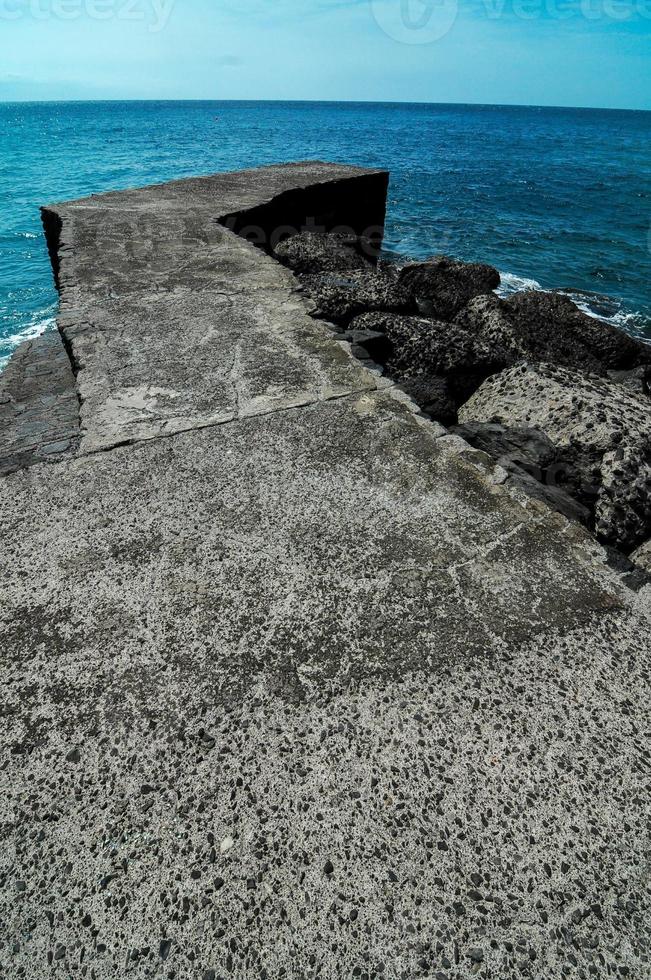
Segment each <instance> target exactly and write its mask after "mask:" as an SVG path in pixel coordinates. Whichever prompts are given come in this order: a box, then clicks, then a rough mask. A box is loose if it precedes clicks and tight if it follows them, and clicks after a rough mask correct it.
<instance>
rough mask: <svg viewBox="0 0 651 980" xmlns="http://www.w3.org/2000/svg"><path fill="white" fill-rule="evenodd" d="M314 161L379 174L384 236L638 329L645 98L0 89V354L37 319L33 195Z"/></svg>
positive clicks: (650, 148)
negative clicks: (115, 96) (589, 100)
mask: <svg viewBox="0 0 651 980" xmlns="http://www.w3.org/2000/svg"><path fill="white" fill-rule="evenodd" d="M309 158H312V159H315V158H318V159H327V160H336V161H343V162H350V163H358V164H362V165H367V166H378V167H386V168H388V169H389V170H390V171H391V175H392V179H391V187H390V200H389V213H388V224H387V234H386V241H385V244H386V247H387V249H389V250H391V251H393V252H397V253H400V254H403V255H409V256H413V257H422V256H425V255H428V254H432V253H435V252H446V253H448V254H450V255H454V256H457V257H459V258H462V259H467V260H484V261H487V262H491V263H493V264H494V265H496V266H497V267H498V268H499V269H500V271H501V272H502V273H503V279H504V289H505V290H507V291H508V290H510V289H515V288H524V287H525V286H529V287H532V286H535V285H539V286H541V287H543V288H561V289H563V290H565V291H568V292H569V293H571V294H572V296H573V297H574V298H575V299H576V300H577V301H578V302H580V303H581V305H583V306H584V307H585V308H586V309H587V310H589V311H591V312H593V313H595V314H596V315H599V316H601V317H603V318H606V319H609V320H611V321H612V322H615V323H618V324H619V325H621V326H622V327H623V328H625V329H627V330H629V331H630V332H632V333H636V334H639V335H642V336H646V337H649V338H651V295H650V291H649V281H650V278H651V276H650V273H651V232H650V221H651V113H650V112H620V111H611V110H589V109H550V108H525V107H503V106H463V105H421V104H418V105H408V104H381V103H301V102H291V103H289V102H286V103H283V102H123V103H118V102H97V103H92V102H91V103H22V104H20V103H5V104H0V213H1V214H2V220H1V222H0V257H1V262H0V366H1V365H2V362H3V360H6V358H7V356H8V355H9V354H10V352H11V350H13V348H14V347H15V346H16V345H17V343H19V342H20V340H21V339H24V338H25V337H28V336H30V335H33V334H35V333H37V332H39V331H40V330H41V329H43V326H44V325H45V324H51V323H52V322H53V317H54V313H55V310H56V294H55V291H54V287H53V284H52V277H51V272H50V265H49V260H48V257H47V253H46V249H45V244H44V241H43V236H42V233H41V226H40V216H39V211H38V208H39V205H41V204H44V203H48V202H51V201H56V200H65V199H70V198H75V197H79V196H81V195H85V194H90V193H93V192H98V191H102V190H108V189H121V188H125V187H129V186H137V185H142V184H147V183H154V182H158V181H163V180H168V179H172V178H175V177H183V176H189V175H194V174H200V173H212V172H215V171H219V170H233V169H238V168H241V167H248V166H255V165H258V164H264V163H273V162H281V161H286V160H296V159H309Z"/></svg>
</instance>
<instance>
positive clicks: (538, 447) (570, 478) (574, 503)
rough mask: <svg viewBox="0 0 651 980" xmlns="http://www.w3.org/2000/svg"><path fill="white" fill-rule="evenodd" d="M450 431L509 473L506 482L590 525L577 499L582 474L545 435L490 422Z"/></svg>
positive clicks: (584, 507)
mask: <svg viewBox="0 0 651 980" xmlns="http://www.w3.org/2000/svg"><path fill="white" fill-rule="evenodd" d="M451 431H452V432H454V433H455V434H456V435H460V436H461V437H462V438H463V439H465V440H466V442H469V443H470V445H471V446H474V447H475V448H476V449H480V450H481V451H482V452H485V453H487V455H489V456H491V457H492V458H493V459H494V460H495V461H496V462H497V463H499V465H500V466H501V467H502V468H503V469H505V470H506V472H507V473H508V474H509V479H508V481H507V482H509V483H511V484H513V485H514V486H517V487H519V488H520V489H521V490H523V491H524V492H525V493H527V494H528V495H529V496H530V497H534V498H536V499H537V500H542V501H543V502H544V503H546V504H547V506H548V507H551V508H552V510H556V511H559V513H561V514H564V515H565V517H567V518H569V519H570V520H574V521H579V522H580V523H582V524H589V523H590V520H591V512H590V509H589V508H588V507H586V506H585V505H584V504H582V503H581V502H580V499H579V498H580V496H581V474H580V473H579V472H578V471H577V470H576V468H575V467H574V466H573V465H572V463H571V461H568V460H566V459H565V458H564V455H563V453H562V452H561V451H560V450H559V449H558V448H557V447H556V446H554V444H553V443H552V442H551V440H550V439H548V438H547V436H546V435H545V433H544V432H541V431H540V430H538V429H531V428H526V427H514V428H508V427H507V426H504V425H499V424H497V423H491V422H470V423H466V424H465V425H457V426H453V427H452V429H451Z"/></svg>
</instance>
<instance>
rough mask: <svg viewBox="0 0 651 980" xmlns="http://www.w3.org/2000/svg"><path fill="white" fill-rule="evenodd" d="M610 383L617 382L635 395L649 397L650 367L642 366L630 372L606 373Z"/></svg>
mask: <svg viewBox="0 0 651 980" xmlns="http://www.w3.org/2000/svg"><path fill="white" fill-rule="evenodd" d="M607 375H608V377H609V378H610V380H611V381H618V382H619V383H620V384H621V385H624V387H626V388H629V389H630V390H631V391H632V392H633V393H634V394H636V395H645V396H646V397H647V398H649V397H651V365H648V364H643V365H641V366H640V367H636V368H633V369H632V370H631V371H608V372H607Z"/></svg>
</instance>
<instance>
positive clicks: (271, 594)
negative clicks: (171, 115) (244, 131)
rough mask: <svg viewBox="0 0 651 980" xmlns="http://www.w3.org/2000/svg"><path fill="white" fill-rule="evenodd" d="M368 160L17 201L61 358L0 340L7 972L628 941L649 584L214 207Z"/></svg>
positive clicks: (426, 959)
mask: <svg viewBox="0 0 651 980" xmlns="http://www.w3.org/2000/svg"><path fill="white" fill-rule="evenodd" d="M385 189H386V175H384V174H382V173H381V172H368V171H359V170H355V169H354V168H347V167H339V166H330V165H325V164H303V165H294V166H288V167H276V168H264V169H261V170H259V171H251V172H243V173H239V174H226V175H217V176H215V177H211V178H204V179H196V180H190V181H183V182H175V183H173V184H168V185H164V186H161V187H155V188H145V189H143V190H138V191H130V192H124V193H118V194H111V195H104V196H101V197H95V198H91V199H88V200H85V201H81V202H75V203H72V204H66V205H61V206H53V207H51V208H49V209H48V210H47V211H46V215H45V218H46V227H47V230H48V239H49V244H50V249H51V254H52V257H53V263H54V267H55V270H56V272H57V275H58V280H59V284H60V289H61V314H60V318H59V328H60V332H61V333H60V336H61V346H60V347H59V349H58V352H57V349H56V347H55V345H56V344H58V343H59V335H58V334H53V335H50V337H49V338H46V339H45V340H44V341H43V344H44V345H47V349H48V350H49V351H50V353H51V358H52V361H51V363H52V364H54V363H63V364H64V368H65V369H62V370H61V371H58V370H54V369H53V370H52V371H49V369H48V371H49V375H48V377H49V380H48V377H46V376H45V375H44V373H43V369H42V367H40V366H38V365H40V364H42V359H43V352H44V350H45V348H44V347H42V346H40V344H39V342H32V343H33V345H34V348H33V350H32V352H31V353H30V351H29V350H23V351H21V352H20V353H19V354H18V355H17V357H18V360H17V361H15V362H12V364H10V366H9V368H8V371H7V374H6V376H5V375H3V376H2V377H0V457H1V458H0V472H4V473H5V474H6V475H4V476H3V477H2V478H0V520H1V521H2V535H1V538H0V575H2V599H1V606H0V646H1V650H2V666H3V674H4V678H5V698H4V705H3V731H4V736H3V749H4V751H3V765H2V769H1V775H0V782H1V788H2V793H3V798H4V800H5V801H6V804H5V807H4V821H3V831H2V832H3V847H2V852H1V856H0V862H1V871H2V882H3V888H2V896H1V898H0V923H1V925H0V937H1V938H2V948H1V951H0V964H1V965H2V968H3V970H4V973H5V975H6V976H8V977H30V978H31V977H33V978H42V977H44V976H47V975H50V974H53V975H60V976H61V977H69V976H80V977H81V976H88V977H93V978H114V977H122V976H134V977H156V976H164V977H170V978H171V977H176V978H186V977H187V978H194V977H197V978H203V980H210V978H216V977H235V978H249V977H267V978H270V980H272V978H273V980H275V978H277V977H291V978H305V977H317V976H318V977H323V978H339V977H349V976H354V977H367V978H370V977H380V976H381V977H388V978H393V977H396V978H398V977H404V978H412V977H421V976H422V977H436V978H439V980H441V978H446V977H447V978H450V980H452V978H454V977H472V976H479V977H486V978H500V980H501V978H509V977H520V976H524V977H531V978H541V977H550V978H551V977H554V978H556V977H560V976H565V975H568V976H577V977H589V976H629V977H640V978H641V977H647V976H651V967H650V966H649V959H648V957H649V954H650V951H649V934H650V920H649V904H650V902H649V878H648V854H649V849H648V844H649V842H648V836H647V828H648V818H649V810H650V809H651V808H650V806H649V800H650V794H649V792H648V783H649V770H650V764H649V752H648V749H649V745H648V740H647V738H648V735H647V733H648V726H649V720H650V719H649V705H648V700H649V699H648V691H649V686H648V685H649V636H650V630H649V618H648V598H649V597H648V591H649V590H648V588H647V589H646V590H642V591H641V592H639V593H634V592H631V591H629V590H628V589H627V588H626V586H625V585H624V584H623V583H622V582H621V581H620V580H619V578H618V576H617V575H616V574H615V573H614V572H613V571H611V570H610V569H609V568H608V566H607V565H606V563H605V556H604V554H603V552H602V551H601V549H600V548H599V547H598V546H597V545H596V544H594V542H593V541H592V540H591V539H590V537H589V536H588V535H587V533H586V532H584V531H583V530H582V529H581V528H579V527H578V526H575V525H570V524H568V523H567V522H566V521H565V520H564V519H563V518H561V517H559V516H558V515H555V514H553V513H551V512H550V511H547V510H546V509H545V508H544V507H543V506H542V505H539V504H536V503H534V502H531V501H527V500H526V499H525V498H521V499H520V498H518V497H517V496H514V495H513V494H512V493H510V492H507V491H506V490H505V489H504V488H503V487H502V486H501V481H502V477H503V474H501V473H500V471H499V469H496V468H495V467H494V466H493V465H492V464H491V463H489V461H488V459H487V458H486V457H484V456H482V455H481V454H480V453H477V452H475V451H473V450H471V449H470V448H469V447H468V446H467V445H466V444H465V443H463V442H462V441H461V440H459V439H458V438H456V437H453V436H450V435H448V434H447V433H446V432H445V430H444V429H442V428H440V427H438V426H436V425H434V424H432V423H431V422H429V421H427V420H425V419H424V418H422V417H420V416H419V415H418V413H417V411H416V410H415V408H414V406H413V405H412V404H411V403H410V402H409V401H408V400H407V399H406V398H405V397H404V396H402V395H401V394H400V393H399V392H397V391H396V390H395V389H393V388H392V387H391V386H390V385H388V384H387V383H386V382H385V381H384V380H383V379H382V378H381V377H380V376H379V375H377V374H375V373H373V372H371V371H368V370H367V369H366V368H364V367H363V366H362V365H361V364H360V363H357V362H355V361H354V360H352V359H351V357H350V356H349V353H348V352H347V351H346V350H345V349H344V348H343V347H342V346H340V344H339V343H338V342H337V340H336V339H335V337H334V335H333V334H332V333H331V332H330V331H329V330H328V328H327V326H326V325H325V324H323V323H320V322H319V321H316V320H313V319H312V318H311V317H310V316H309V305H308V302H307V301H306V300H305V299H304V298H303V297H302V296H301V295H300V293H298V292H297V291H296V282H295V280H294V279H293V276H292V275H291V273H289V272H288V271H287V270H286V269H284V268H282V267H281V266H279V265H278V264H277V263H276V262H275V261H274V260H273V259H272V258H270V257H269V256H268V255H266V254H265V252H264V251H262V250H260V249H256V248H254V246H253V245H251V244H249V243H247V242H246V241H244V240H243V239H242V238H241V237H238V235H236V234H235V233H234V231H230V230H228V229H227V228H225V227H223V225H222V224H220V222H224V221H228V216H229V215H230V216H231V218H230V222H229V223H230V225H231V226H232V227H234V228H235V229H237V230H240V231H242V230H243V228H244V226H246V224H247V223H248V224H253V225H259V226H260V227H261V228H262V229H264V230H265V232H266V233H268V231H269V230H270V229H272V228H273V227H277V226H278V225H280V224H294V225H295V226H298V225H299V224H300V223H302V222H303V221H305V220H306V219H308V218H314V219H316V220H317V223H318V222H321V223H324V224H325V225H326V226H328V227H332V226H334V225H336V224H341V223H347V224H352V225H353V226H354V227H355V228H356V229H357V230H360V231H361V230H363V228H366V227H368V226H369V225H377V224H381V223H382V219H383V214H384V194H385ZM62 352H64V353H66V354H67V355H68V356H69V358H70V363H71V365H72V368H73V372H70V371H68V369H67V366H65V362H62V361H61V353H62ZM21 359H22V360H21ZM25 361H27V367H25ZM30 363H33V364H35V365H37V366H36V367H34V369H33V371H31V372H30V370H29V365H30ZM49 363H50V362H49V361H48V364H49ZM16 364H22V365H23V366H22V367H20V370H18V369H17V368H16ZM21 372H22V374H21ZM22 376H25V377H27V376H29V377H31V378H32V379H34V378H35V379H36V380H31V381H30V383H29V384H25V385H23V390H22V392H21V391H18V390H17V385H18V387H20V385H19V384H18V382H17V380H16V379H17V378H20V377H22ZM53 378H54V380H52V379H53ZM53 385H54V386H55V390H54V389H52V386H53ZM56 385H58V387H56ZM48 390H50V393H51V394H52V393H53V394H54V395H56V396H57V400H56V405H57V406H63V407H62V408H61V412H62V415H61V417H62V419H63V423H62V424H63V427H64V429H65V439H57V440H56V441H55V442H53V441H52V432H51V428H52V427H51V426H50V427H49V428H48V426H47V425H46V422H47V420H48V419H49V418H51V417H52V414H51V409H52V403H49V407H47V410H46V411H42V410H41V409H40V408H39V406H42V405H44V404H45V403H44V402H42V400H41V399H42V398H43V397H46V396H47V392H48ZM71 394H74V395H75V397H78V399H79V418H78V419H76V418H73V419H72V422H71V418H70V414H69V408H70V396H71ZM57 410H58V409H57ZM3 412H4V413H5V414H3ZM39 413H40V414H39ZM54 414H55V415H56V412H55V413H54ZM5 418H6V419H9V421H8V422H6V423H5ZM35 418H37V421H38V419H39V418H40V419H41V420H42V422H43V431H42V435H41V436H39V428H38V424H37V425H36V430H35V429H34V419H35ZM21 419H23V420H24V421H25V426H24V427H22V428H21V425H22V422H21ZM3 427H5V431H3ZM9 427H11V432H10V434H9V435H6V433H7V432H9ZM35 433H36V434H35ZM39 440H40V441H39ZM53 446H54V448H52V447H53ZM5 447H8V448H5ZM2 454H4V455H2ZM44 460H50V462H44ZM20 467H22V468H20ZM10 470H13V472H9V471H10Z"/></svg>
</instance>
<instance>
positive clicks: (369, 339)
mask: <svg viewBox="0 0 651 980" xmlns="http://www.w3.org/2000/svg"><path fill="white" fill-rule="evenodd" d="M340 339H341V340H345V341H346V342H347V343H350V344H352V345H353V348H354V349H355V353H356V354H357V356H359V354H358V350H357V349H358V348H362V349H363V351H364V352H365V353H366V356H367V357H371V358H372V359H373V360H374V361H377V362H378V363H379V364H382V363H384V362H385V361H386V359H387V357H388V356H389V354H390V351H391V348H390V345H389V342H388V340H387V337H386V336H385V334H383V333H380V332H379V331H378V330H346V331H345V333H343V334H341V335H340Z"/></svg>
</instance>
